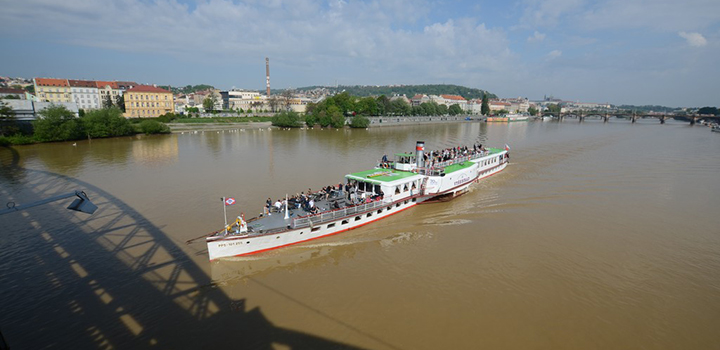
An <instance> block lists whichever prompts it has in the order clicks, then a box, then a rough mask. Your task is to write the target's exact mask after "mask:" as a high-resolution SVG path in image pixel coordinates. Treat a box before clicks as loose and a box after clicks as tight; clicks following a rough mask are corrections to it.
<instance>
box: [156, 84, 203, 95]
mask: <svg viewBox="0 0 720 350" xmlns="http://www.w3.org/2000/svg"><path fill="white" fill-rule="evenodd" d="M158 87H159V88H161V89H165V90H168V91H170V92H172V93H173V94H191V93H193V92H198V91H205V90H208V89H214V88H215V87H213V86H212V85H207V84H200V85H185V86H181V87H175V86H170V85H160V86H158Z"/></svg>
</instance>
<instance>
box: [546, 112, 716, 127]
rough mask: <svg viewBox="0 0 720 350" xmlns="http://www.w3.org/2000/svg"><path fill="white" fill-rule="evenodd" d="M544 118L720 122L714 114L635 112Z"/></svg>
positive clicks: (567, 113) (549, 113) (572, 114)
mask: <svg viewBox="0 0 720 350" xmlns="http://www.w3.org/2000/svg"><path fill="white" fill-rule="evenodd" d="M542 116H552V117H553V118H556V119H558V120H560V121H562V120H563V119H565V118H573V119H578V121H579V122H583V121H585V119H601V120H602V121H603V122H605V123H607V122H608V121H609V120H610V118H616V119H628V120H630V122H631V123H635V122H637V121H638V120H640V119H652V118H655V119H658V120H659V121H660V124H665V121H666V120H668V119H676V120H678V119H679V120H686V121H688V122H689V123H690V125H695V124H696V123H697V122H698V121H699V120H714V121H715V122H720V116H716V115H712V114H667V113H633V112H592V111H573V112H563V113H551V112H544V113H542Z"/></svg>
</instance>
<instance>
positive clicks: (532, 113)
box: [528, 106, 538, 116]
mask: <svg viewBox="0 0 720 350" xmlns="http://www.w3.org/2000/svg"><path fill="white" fill-rule="evenodd" d="M528 113H530V115H532V116H536V115H537V114H538V110H537V108H535V107H533V106H530V108H528Z"/></svg>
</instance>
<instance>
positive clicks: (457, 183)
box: [454, 176, 470, 186]
mask: <svg viewBox="0 0 720 350" xmlns="http://www.w3.org/2000/svg"><path fill="white" fill-rule="evenodd" d="M468 181H470V178H469V177H467V176H463V177H462V178H460V180H457V181H455V184H454V186H457V185H460V184H464V183H466V182H468Z"/></svg>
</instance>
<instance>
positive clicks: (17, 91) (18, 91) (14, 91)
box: [0, 88, 25, 95]
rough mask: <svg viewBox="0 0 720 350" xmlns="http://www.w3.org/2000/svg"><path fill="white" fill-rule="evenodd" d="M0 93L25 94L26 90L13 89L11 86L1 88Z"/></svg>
mask: <svg viewBox="0 0 720 350" xmlns="http://www.w3.org/2000/svg"><path fill="white" fill-rule="evenodd" d="M0 94H17V95H24V94H25V90H23V89H11V88H0Z"/></svg>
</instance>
